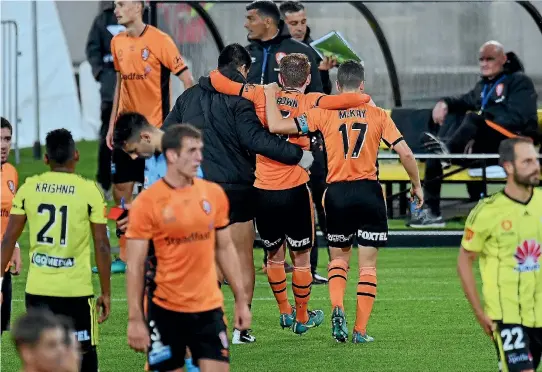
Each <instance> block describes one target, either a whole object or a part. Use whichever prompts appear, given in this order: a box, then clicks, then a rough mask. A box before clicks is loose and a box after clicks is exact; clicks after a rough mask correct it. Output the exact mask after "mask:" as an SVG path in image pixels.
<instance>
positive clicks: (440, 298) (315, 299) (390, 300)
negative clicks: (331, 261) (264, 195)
mask: <svg viewBox="0 0 542 372" xmlns="http://www.w3.org/2000/svg"><path fill="white" fill-rule="evenodd" d="M460 298H462V297H460V296H457V297H438V296H434V297H397V298H392V297H390V298H386V297H384V298H378V297H377V298H376V301H378V302H382V301H384V302H404V301H447V300H458V299H460ZM328 300H329V297H311V301H328ZM355 300H356V298H355V297H353V296H348V297H346V296H345V298H344V301H355ZM12 301H13V302H24V300H23V299H20V298H15V299H13V300H12ZM111 301H112V302H126V298H112V299H111ZM224 301H225V302H233V301H234V299H233V298H226V299H224ZM252 301H275V297H254V298H253V299H252Z"/></svg>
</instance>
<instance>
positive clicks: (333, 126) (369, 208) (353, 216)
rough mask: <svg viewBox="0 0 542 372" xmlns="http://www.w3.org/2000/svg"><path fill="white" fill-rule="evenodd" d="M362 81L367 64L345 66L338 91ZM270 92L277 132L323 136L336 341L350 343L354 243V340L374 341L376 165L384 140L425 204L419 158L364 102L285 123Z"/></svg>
mask: <svg viewBox="0 0 542 372" xmlns="http://www.w3.org/2000/svg"><path fill="white" fill-rule="evenodd" d="M364 79H365V73H364V69H363V66H362V65H361V64H359V63H357V62H354V61H348V62H345V63H343V64H342V65H341V66H340V67H339V70H338V73H337V89H338V90H339V91H340V92H358V93H361V92H363V87H364ZM266 88H267V89H266V92H265V94H266V104H267V106H266V108H267V120H268V124H269V130H270V131H271V132H273V133H281V134H307V133H309V132H315V131H317V130H319V131H320V132H321V133H322V135H323V138H324V141H325V144H326V150H327V161H328V175H327V183H328V185H329V186H328V188H327V189H326V191H325V194H324V208H325V211H326V217H327V219H326V225H327V226H326V230H327V240H328V241H329V244H330V251H331V262H330V263H329V266H328V280H329V293H330V297H331V306H332V310H333V313H332V317H331V319H332V334H333V337H334V338H335V339H336V340H337V341H338V342H345V341H346V340H347V338H348V327H347V325H346V318H345V314H344V305H343V299H344V292H345V289H346V281H347V273H348V267H349V266H348V265H349V262H350V256H351V251H352V249H351V248H352V244H353V243H354V242H355V243H357V244H358V256H359V280H358V286H357V312H356V323H355V326H354V332H353V336H352V342H354V343H364V342H370V341H373V340H374V339H373V338H372V337H371V336H369V335H367V330H366V328H367V323H368V321H369V317H370V315H371V312H372V308H373V304H374V300H375V297H376V285H377V280H376V261H377V256H378V249H379V248H380V247H384V246H385V245H386V242H387V237H388V225H387V214H386V205H385V201H384V196H383V195H382V189H381V187H380V184H379V182H378V176H377V166H376V163H377V156H378V148H379V145H380V141H381V140H384V141H385V142H387V143H388V144H389V145H390V147H391V148H393V149H394V150H395V151H396V152H397V153H398V154H399V157H400V160H401V162H402V164H403V167H404V168H405V170H406V171H407V173H408V175H409V177H410V179H411V183H412V190H411V193H412V195H413V196H416V198H417V202H418V206H421V204H422V203H423V191H422V189H421V185H420V178H419V174H418V167H417V165H416V159H415V158H414V156H413V154H412V151H411V150H410V148H409V147H408V145H407V144H406V142H405V141H404V139H403V137H402V135H401V133H400V132H399V130H398V129H397V127H396V126H395V124H394V122H393V121H392V119H391V118H390V117H389V115H387V114H386V112H385V111H384V110H382V109H380V108H378V107H374V106H370V105H369V104H362V105H360V106H358V107H356V108H352V109H348V110H337V111H332V110H322V109H320V108H314V109H311V110H309V111H307V112H306V113H305V114H303V115H302V116H300V117H297V118H287V119H282V118H281V115H280V111H279V109H278V107H277V104H276V98H275V92H276V90H277V86H276V85H275V86H273V85H269V86H266Z"/></svg>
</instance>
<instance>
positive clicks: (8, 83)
mask: <svg viewBox="0 0 542 372" xmlns="http://www.w3.org/2000/svg"><path fill="white" fill-rule="evenodd" d="M20 55H21V52H20V51H19V27H18V25H17V22H15V21H12V20H6V21H2V116H3V117H5V118H6V119H8V120H9V121H10V123H11V124H12V125H13V127H14V128H13V129H14V134H15V136H14V137H15V138H14V140H13V147H14V149H15V163H16V164H19V161H20V151H19V122H20V119H19V56H20Z"/></svg>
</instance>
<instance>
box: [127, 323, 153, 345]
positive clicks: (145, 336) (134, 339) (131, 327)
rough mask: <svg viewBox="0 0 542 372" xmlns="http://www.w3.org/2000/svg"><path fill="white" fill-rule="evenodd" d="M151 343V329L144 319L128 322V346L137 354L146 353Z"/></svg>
mask: <svg viewBox="0 0 542 372" xmlns="http://www.w3.org/2000/svg"><path fill="white" fill-rule="evenodd" d="M150 343H151V338H150V336H149V328H148V327H147V324H145V322H144V321H143V319H138V320H136V319H130V320H128V345H129V346H130V347H131V348H132V349H133V350H134V351H137V352H141V353H144V352H146V351H147V349H148V347H149V345H150Z"/></svg>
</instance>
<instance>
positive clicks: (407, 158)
mask: <svg viewBox="0 0 542 372" xmlns="http://www.w3.org/2000/svg"><path fill="white" fill-rule="evenodd" d="M391 148H392V149H393V150H395V152H396V153H397V155H399V159H400V160H401V164H403V168H405V171H406V172H407V174H408V177H409V178H410V182H411V184H412V190H411V197H412V198H414V197H416V204H417V207H418V208H421V206H422V205H423V200H424V198H423V189H422V184H421V181H420V173H419V171H418V163H417V162H416V158H415V157H414V154H413V153H412V150H411V149H410V147H409V146H408V145H407V143H406V141H404V140H403V141H400V142H399V143H397V144H395V145H391Z"/></svg>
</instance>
